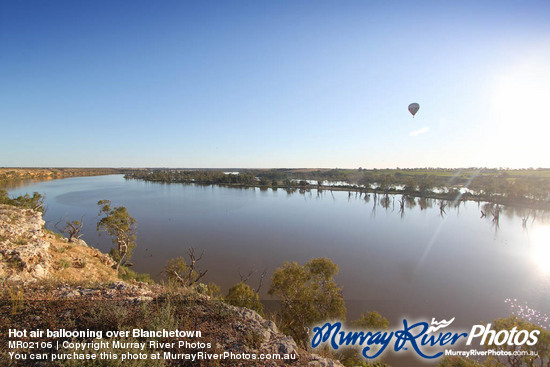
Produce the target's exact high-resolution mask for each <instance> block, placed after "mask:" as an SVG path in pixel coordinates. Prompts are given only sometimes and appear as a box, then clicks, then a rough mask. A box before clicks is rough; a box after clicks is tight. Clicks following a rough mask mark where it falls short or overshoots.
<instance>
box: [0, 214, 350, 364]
mask: <svg viewBox="0 0 550 367" xmlns="http://www.w3.org/2000/svg"><path fill="white" fill-rule="evenodd" d="M43 225H44V220H43V219H42V213H40V212H36V211H33V210H30V209H20V208H17V207H13V206H8V205H0V280H1V281H2V284H1V285H0V287H1V288H3V290H2V294H3V295H4V297H3V298H4V300H8V302H4V303H0V305H1V306H0V316H1V315H10V316H9V317H0V330H3V331H5V330H6V329H8V328H18V329H40V328H50V329H52V328H54V329H55V328H57V329H61V328H69V329H79V328H82V329H87V328H92V329H93V328H95V327H97V326H94V324H89V319H90V314H93V315H95V316H94V320H95V321H94V322H99V323H100V324H101V325H106V324H108V323H109V322H112V321H113V320H112V317H111V316H112V314H116V315H118V316H117V317H122V316H120V315H126V316H124V317H128V314H132V312H135V314H136V315H138V316H135V317H134V319H137V320H138V321H136V322H139V323H144V325H148V324H147V318H148V317H151V318H152V319H154V318H156V317H158V315H156V313H165V314H166V310H169V312H168V314H169V315H168V316H166V315H165V316H164V317H165V318H166V317H168V318H169V319H170V322H176V323H178V322H179V323H180V324H181V323H188V322H192V325H189V326H188V327H192V328H194V329H195V330H201V331H202V332H203V334H205V335H207V339H208V340H210V341H211V344H212V350H210V351H209V352H222V353H223V352H225V351H227V352H232V353H235V354H239V353H241V354H242V353H246V354H257V355H259V354H267V353H271V354H272V353H277V354H281V355H293V356H294V358H293V359H292V360H286V361H285V360H270V361H267V360H265V361H262V362H261V364H258V362H257V361H241V362H242V363H241V362H239V363H240V364H239V363H238V364H234V363H233V362H231V363H230V364H228V365H231V366H233V365H235V366H236V365H239V366H260V365H261V366H283V365H292V366H321V367H322V366H342V364H340V363H339V362H337V361H333V360H331V359H327V358H323V357H320V356H318V355H315V354H311V353H309V352H307V351H305V350H303V349H301V348H299V347H298V346H297V344H296V343H295V341H294V340H293V339H292V338H291V337H289V336H286V335H284V334H282V333H281V332H280V331H279V330H278V329H277V326H276V325H275V323H274V322H273V321H270V320H266V319H264V318H262V317H261V316H260V315H259V314H258V313H256V312H255V311H252V310H249V309H246V308H242V307H234V306H230V305H227V304H225V303H223V302H221V301H219V300H216V299H211V298H209V297H207V296H205V295H201V294H198V293H196V292H195V291H193V290H190V289H179V290H177V291H175V290H174V289H168V288H165V287H164V286H162V285H159V284H146V283H141V282H123V281H120V280H119V279H117V277H116V273H115V270H114V269H113V265H114V263H113V261H112V259H111V258H110V257H109V256H108V255H106V254H103V253H101V252H100V251H98V250H97V249H94V248H91V247H89V246H87V245H86V243H85V242H84V241H81V240H76V241H74V242H71V243H69V242H68V241H67V239H66V238H63V237H61V236H59V235H56V234H54V233H52V232H50V231H46V230H44V229H43ZM14 289H16V290H17V295H16V296H13V294H14V292H13V290H14ZM6 290H7V291H6ZM10 292H11V293H10ZM10 294H11V297H12V299H11V300H10V299H9V295H10ZM6 295H8V297H6ZM132 310H133V311H132ZM151 310H152V311H151ZM159 310H160V311H159ZM14 315H15V316H16V317H13V316H14ZM147 315H148V316H147ZM174 320H176V321H174ZM178 320H179V321H178ZM123 323H124V319H122V318H121V319H118V320H116V323H115V324H116V325H118V326H119V327H120V326H121V325H123ZM112 327H113V328H116V326H112ZM141 327H144V328H151V326H150V325H149V326H141ZM5 335H7V333H6V332H1V333H0V339H4V337H5ZM0 341H2V342H4V340H0ZM182 351H183V352H196V351H195V350H194V349H191V350H181V349H179V350H174V352H175V353H178V352H180V353H181V352H182ZM6 358H7V356H6V355H5V353H3V352H0V361H2V360H6V361H7V359H6ZM170 365H173V364H170ZM221 365H225V364H224V363H222V364H221Z"/></svg>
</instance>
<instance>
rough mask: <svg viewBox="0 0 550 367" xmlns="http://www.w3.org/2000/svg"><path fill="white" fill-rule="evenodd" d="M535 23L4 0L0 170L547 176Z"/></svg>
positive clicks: (378, 4) (465, 10) (258, 7)
mask: <svg viewBox="0 0 550 367" xmlns="http://www.w3.org/2000/svg"><path fill="white" fill-rule="evenodd" d="M548 19H550V2H549V1H462V2H449V1H414V2H392V1H296V0H294V1H272V2H268V1H248V2H245V1H219V2H214V1H212V2H208V1H200V2H199V1H197V2H185V1H158V2H153V1H99V0H98V1H59V0H55V1H51V0H47V1H46V0H44V1H30V0H29V1H9V0H0V126H1V128H2V135H1V138H0V139H1V145H0V166H50V167H51V166H55V167H62V166H80V167H153V166H154V167H329V168H331V167H332V168H333V167H341V168H345V167H349V168H357V167H366V168H373V167H377V168H384V167H390V168H391V167H425V166H432V167H469V166H486V167H550V147H549V145H548V136H549V135H550V128H549V126H550V118H549V116H550V115H549V114H548V113H547V111H546V110H547V108H545V107H546V106H550V102H548V101H550V21H548ZM411 102H418V103H419V104H420V111H419V112H418V114H417V115H416V117H415V118H414V119H413V118H412V116H411V115H410V114H409V113H408V111H407V106H408V104H409V103H411Z"/></svg>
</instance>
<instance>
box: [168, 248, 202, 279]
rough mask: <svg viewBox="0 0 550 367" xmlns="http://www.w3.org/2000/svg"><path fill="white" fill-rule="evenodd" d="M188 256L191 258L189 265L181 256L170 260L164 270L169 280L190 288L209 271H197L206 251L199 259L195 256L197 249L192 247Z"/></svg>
mask: <svg viewBox="0 0 550 367" xmlns="http://www.w3.org/2000/svg"><path fill="white" fill-rule="evenodd" d="M187 255H188V256H189V264H187V263H186V261H185V259H184V258H183V257H182V256H180V257H177V258H174V259H171V260H169V261H168V265H166V267H165V268H164V270H163V272H164V273H165V274H166V275H167V277H168V279H173V280H177V281H178V282H179V283H181V285H183V286H184V287H189V286H192V285H193V284H195V283H198V281H199V280H200V279H201V278H202V277H204V276H205V275H206V273H207V272H208V270H204V271H200V270H198V269H197V262H199V261H200V260H201V259H202V256H203V255H204V250H203V251H202V252H201V254H200V256H199V257H197V256H196V255H195V248H194V247H192V246H191V247H189V250H188V251H187Z"/></svg>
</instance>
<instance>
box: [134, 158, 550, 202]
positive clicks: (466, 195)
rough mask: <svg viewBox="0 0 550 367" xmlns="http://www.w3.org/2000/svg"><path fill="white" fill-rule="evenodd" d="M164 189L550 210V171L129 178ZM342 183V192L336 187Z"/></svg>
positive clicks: (209, 173) (164, 172)
mask: <svg viewBox="0 0 550 367" xmlns="http://www.w3.org/2000/svg"><path fill="white" fill-rule="evenodd" d="M125 177H126V178H128V179H139V180H145V181H152V182H163V183H195V184H218V185H226V186H235V187H260V188H268V187H271V188H274V189H276V188H283V189H290V190H292V189H301V190H309V189H312V188H317V189H319V190H327V189H330V190H347V191H359V192H365V193H367V192H374V193H381V194H399V193H401V194H405V195H410V196H419V197H427V198H436V199H447V200H477V201H488V202H493V203H495V204H506V205H516V206H523V207H528V208H533V209H549V208H550V169H542V168H539V169H526V170H510V169H487V168H467V169H457V170H455V169H440V168H434V169H432V168H423V169H399V168H398V169H372V170H367V169H362V168H359V169H356V170H353V169H325V170H314V169H269V170H240V171H238V172H224V171H222V170H179V169H154V170H136V171H134V172H132V173H128V174H126V175H125ZM333 182H338V185H337V186H334V185H332V183H333Z"/></svg>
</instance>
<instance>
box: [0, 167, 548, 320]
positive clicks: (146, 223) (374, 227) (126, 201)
mask: <svg viewBox="0 0 550 367" xmlns="http://www.w3.org/2000/svg"><path fill="white" fill-rule="evenodd" d="M33 191H38V192H40V193H43V194H45V195H46V203H47V206H48V209H47V212H46V214H45V219H46V220H47V221H48V225H49V226H51V227H53V224H54V223H55V222H56V221H57V220H58V219H59V218H60V217H63V216H67V217H68V218H70V219H71V220H76V219H80V217H81V216H82V215H84V216H85V217H84V221H85V232H84V233H85V235H84V237H83V239H84V240H86V242H88V244H90V245H91V246H95V247H98V248H99V249H101V250H104V251H107V250H108V249H109V248H110V247H111V243H110V241H109V240H108V238H106V237H105V236H102V237H98V235H97V231H96V229H95V226H96V222H97V205H96V203H97V201H98V200H100V199H109V200H111V201H112V202H113V204H114V205H124V206H126V207H127V208H128V211H129V212H130V214H131V215H132V216H134V217H135V218H136V219H137V220H138V247H137V248H136V251H135V253H134V257H133V259H132V262H133V263H134V264H135V267H134V268H135V270H136V271H140V272H148V273H150V274H151V275H152V276H153V277H159V275H160V273H161V271H162V268H163V266H164V265H165V264H166V262H167V260H168V259H170V258H174V257H177V256H184V255H185V254H186V251H187V248H188V247H189V246H194V247H195V248H196V249H197V251H198V252H200V251H202V250H205V255H204V257H203V260H201V263H200V267H201V268H202V269H208V274H207V276H206V278H205V282H209V281H213V282H215V283H217V284H219V285H220V286H222V289H223V290H224V292H226V291H227V289H228V288H229V287H230V286H231V285H233V284H235V283H237V282H238V281H239V280H240V277H239V271H240V273H241V274H243V275H245V274H248V273H249V271H250V270H255V271H256V273H254V275H253V276H251V278H250V280H249V283H250V284H251V285H252V286H253V287H256V286H257V282H258V280H259V276H260V273H261V272H262V271H263V270H264V269H267V276H266V278H265V279H266V281H265V282H264V286H263V289H262V298H267V295H266V291H267V289H268V284H269V281H268V279H269V277H270V276H271V273H272V272H273V270H274V269H275V268H277V267H279V266H281V265H282V264H283V262H284V261H297V262H299V263H304V262H306V261H308V260H309V259H311V258H316V257H328V258H331V259H332V260H333V261H334V262H335V263H336V264H338V266H339V268H340V273H339V275H338V278H337V281H338V283H339V284H341V285H342V287H343V290H344V296H345V298H346V300H347V301H346V304H347V306H348V310H349V312H348V319H353V318H355V317H357V316H358V314H359V313H360V312H362V311H365V310H377V311H379V312H380V313H381V314H382V315H384V316H385V317H386V318H388V319H389V320H390V323H392V324H396V325H400V324H401V319H402V317H403V316H407V317H409V318H410V319H424V320H427V321H430V320H431V318H432V317H435V318H439V319H443V318H445V319H447V320H448V319H450V318H452V317H456V321H455V326H461V325H463V326H467V327H468V328H469V327H470V326H471V325H472V324H476V323H479V322H480V321H483V322H490V321H491V320H493V319H495V318H497V317H506V316H509V315H510V314H511V310H510V306H509V304H507V303H505V300H506V299H516V303H522V304H523V303H527V304H528V305H530V306H531V307H533V308H535V309H536V310H538V311H540V312H542V313H550V218H549V214H548V213H544V212H540V211H539V212H537V213H536V214H535V212H533V211H531V212H530V214H529V218H528V220H527V222H526V225H525V226H523V224H522V218H524V217H526V216H527V214H528V213H529V211H528V210H525V209H514V208H503V207H501V211H500V217H499V222H498V223H496V222H495V221H494V220H493V217H492V216H491V215H488V216H487V217H485V218H480V213H481V210H485V211H487V208H483V203H480V204H478V203H476V202H466V203H461V204H460V205H459V206H456V205H454V206H453V205H452V203H445V205H446V206H445V208H444V212H443V211H441V210H440V202H439V201H436V200H429V199H428V200H426V199H416V200H415V202H414V203H409V205H407V206H406V207H405V210H404V212H403V213H401V212H400V210H399V202H398V200H399V199H400V198H401V196H400V195H399V196H396V197H393V196H389V197H388V200H387V202H384V201H385V200H384V198H383V197H380V196H378V197H377V198H376V200H375V199H374V197H373V195H372V194H371V195H370V197H368V198H366V199H365V198H364V197H359V196H356V195H355V194H352V195H351V196H349V195H348V193H347V192H336V191H335V192H333V193H331V192H330V191H324V192H323V193H318V192H317V191H316V190H312V191H311V192H305V193H302V194H301V193H299V192H294V193H292V194H289V193H287V192H286V191H284V190H282V189H279V190H276V191H274V190H271V189H269V190H265V191H262V190H259V189H255V188H252V189H234V188H225V187H218V186H198V185H181V184H171V185H169V184H159V183H147V182H143V181H133V180H125V179H124V178H123V177H122V176H121V175H112V176H99V177H78V178H68V179H63V180H54V181H47V182H39V183H31V184H28V185H25V186H22V187H18V188H12V189H11V190H10V194H12V195H20V194H23V193H26V192H33ZM381 200H382V202H381ZM383 204H387V205H383ZM384 206H386V207H384ZM547 326H548V325H547Z"/></svg>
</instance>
